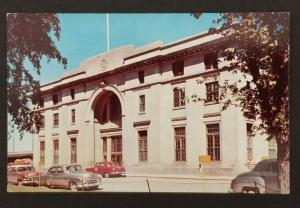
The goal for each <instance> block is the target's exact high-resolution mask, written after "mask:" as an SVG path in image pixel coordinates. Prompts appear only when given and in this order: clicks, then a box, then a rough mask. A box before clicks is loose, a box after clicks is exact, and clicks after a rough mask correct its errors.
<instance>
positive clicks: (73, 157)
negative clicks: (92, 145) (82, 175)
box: [71, 138, 77, 163]
mask: <svg viewBox="0 0 300 208" xmlns="http://www.w3.org/2000/svg"><path fill="white" fill-rule="evenodd" d="M71 163H77V140H76V138H71Z"/></svg>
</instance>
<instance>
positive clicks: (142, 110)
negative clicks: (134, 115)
mask: <svg viewBox="0 0 300 208" xmlns="http://www.w3.org/2000/svg"><path fill="white" fill-rule="evenodd" d="M145 111H146V96H145V95H140V96H139V112H140V113H145Z"/></svg>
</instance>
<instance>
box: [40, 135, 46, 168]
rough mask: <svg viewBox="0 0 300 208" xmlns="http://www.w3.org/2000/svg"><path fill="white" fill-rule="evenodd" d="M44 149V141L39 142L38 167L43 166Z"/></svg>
mask: <svg viewBox="0 0 300 208" xmlns="http://www.w3.org/2000/svg"><path fill="white" fill-rule="evenodd" d="M42 144H43V145H42ZM42 147H43V148H42ZM45 148H46V145H45V141H44V140H42V141H40V161H39V163H40V165H45Z"/></svg>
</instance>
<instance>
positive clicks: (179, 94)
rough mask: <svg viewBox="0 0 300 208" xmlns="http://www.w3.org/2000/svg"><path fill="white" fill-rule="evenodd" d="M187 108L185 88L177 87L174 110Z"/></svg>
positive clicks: (175, 89)
mask: <svg viewBox="0 0 300 208" xmlns="http://www.w3.org/2000/svg"><path fill="white" fill-rule="evenodd" d="M184 107H185V88H184V87H175V88H174V89H173V108H184Z"/></svg>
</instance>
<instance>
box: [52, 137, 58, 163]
mask: <svg viewBox="0 0 300 208" xmlns="http://www.w3.org/2000/svg"><path fill="white" fill-rule="evenodd" d="M58 151H59V143H58V140H53V164H58V155H59V152H58Z"/></svg>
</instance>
